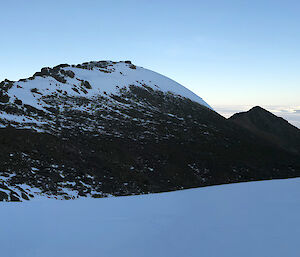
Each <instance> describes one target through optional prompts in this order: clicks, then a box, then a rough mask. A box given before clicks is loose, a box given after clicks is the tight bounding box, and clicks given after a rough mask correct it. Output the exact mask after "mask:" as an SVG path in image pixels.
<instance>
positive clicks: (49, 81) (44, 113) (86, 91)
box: [0, 61, 211, 133]
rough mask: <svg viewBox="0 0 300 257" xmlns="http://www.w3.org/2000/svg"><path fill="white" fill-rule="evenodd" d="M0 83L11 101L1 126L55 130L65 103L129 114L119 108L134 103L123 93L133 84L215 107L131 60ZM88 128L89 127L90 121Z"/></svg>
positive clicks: (0, 118) (62, 67)
mask: <svg viewBox="0 0 300 257" xmlns="http://www.w3.org/2000/svg"><path fill="white" fill-rule="evenodd" d="M0 86H1V93H0V96H1V98H0V101H1V102H2V103H9V104H8V105H5V107H6V108H2V109H1V112H0V122H1V123H0V126H2V127H6V126H7V125H8V124H10V125H11V126H14V127H18V128H20V127H22V128H34V129H35V130H37V131H51V130H55V126H56V119H57V116H56V115H55V113H56V111H61V110H60V108H61V109H62V110H64V111H65V110H68V111H69V112H70V111H80V112H83V113H85V115H91V114H92V113H94V112H95V111H96V110H97V109H99V104H100V103H101V108H104V107H106V108H108V109H110V110H111V112H113V113H117V114H119V115H126V114H122V113H120V109H122V108H124V107H125V108H127V107H128V106H129V103H127V102H126V101H128V99H126V97H125V99H123V100H122V101H118V99H119V98H120V96H122V95H124V94H126V93H128V91H130V90H131V89H133V90H140V89H145V88H146V89H147V90H152V91H153V90H159V91H161V92H163V93H166V94H172V95H173V94H174V95H175V96H178V97H183V98H188V99H190V100H192V101H195V102H197V103H200V104H202V105H204V106H206V107H208V108H211V107H210V106H209V105H208V104H207V103H206V102H204V101H203V100H202V99H201V98H200V97H199V96H197V95H196V94H194V93H193V92H191V91H190V90H188V89H186V88H185V87H183V86H182V85H180V84H178V83H177V82H175V81H173V80H171V79H169V78H167V77H164V76H162V75H160V74H158V73H156V72H153V71H150V70H147V69H144V68H142V67H137V66H135V65H133V64H131V62H130V61H125V62H118V63H116V62H112V61H100V62H89V63H83V64H81V65H76V66H75V65H72V66H70V65H64V64H63V65H58V66H56V67H54V68H52V69H51V68H43V69H42V70H41V72H37V73H35V74H34V76H33V77H31V78H28V79H21V80H20V81H17V82H11V81H7V80H6V81H3V82H2V83H1V84H0ZM74 98H75V99H76V100H75V101H74ZM83 99H85V100H83ZM154 107H155V106H154ZM36 114H38V115H36ZM106 118H109V117H106ZM85 129H89V128H88V126H86V127H85ZM108 133H109V132H108Z"/></svg>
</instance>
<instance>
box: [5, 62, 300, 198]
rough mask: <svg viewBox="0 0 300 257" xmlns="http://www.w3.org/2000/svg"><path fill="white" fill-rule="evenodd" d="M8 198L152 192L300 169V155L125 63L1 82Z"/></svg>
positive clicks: (158, 77)
mask: <svg viewBox="0 0 300 257" xmlns="http://www.w3.org/2000/svg"><path fill="white" fill-rule="evenodd" d="M0 148H1V151H0V164H1V166H0V200H5V201H22V200H28V199H32V198H38V197H49V198H57V199H71V198H77V197H88V196H89V197H105V196H109V195H115V196H118V195H132V194H146V193H153V192H162V191H170V190H178V189H183V188H191V187H199V186H208V185H215V184H223V183H232V182H241V181H250V180H262V179H271V178H287V177H297V176H300V160H299V156H298V155H296V154H295V153H293V152H290V151H286V150H285V149H283V148H281V147H278V146H277V145H274V144H273V143H271V142H270V141H269V140H266V139H265V138H263V137H261V136H259V135H257V134H256V133H252V132H251V131H250V132H249V130H247V129H245V128H243V127H241V126H240V125H238V124H236V123H235V122H232V121H231V120H227V119H225V118H224V117H222V116H221V115H219V114H218V113H216V112H215V111H214V110H212V108H211V107H210V106H209V105H208V104H207V103H206V102H205V101H203V100H202V99H201V98H200V97H198V96H197V95H196V94H194V93H192V92H191V91H189V90H188V89H186V88H185V87H183V86H181V85H180V84H178V83H176V82H175V81H173V80H171V79H169V78H166V77H164V76H162V75H160V74H158V73H155V72H152V71H149V70H147V69H144V68H141V67H138V66H135V65H134V64H132V63H131V62H130V61H125V62H112V61H100V62H87V63H83V64H79V65H67V64H61V65H58V66H56V67H53V68H43V69H42V70H41V71H40V72H37V73H35V74H34V75H33V76H32V77H30V78H27V79H22V80H20V81H17V82H13V81H8V80H5V81H3V82H1V83H0Z"/></svg>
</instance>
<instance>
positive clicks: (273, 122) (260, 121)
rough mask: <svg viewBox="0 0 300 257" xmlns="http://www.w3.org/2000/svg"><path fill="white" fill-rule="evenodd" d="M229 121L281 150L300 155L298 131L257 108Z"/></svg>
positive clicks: (237, 114)
mask: <svg viewBox="0 0 300 257" xmlns="http://www.w3.org/2000/svg"><path fill="white" fill-rule="evenodd" d="M229 120H231V121H233V122H234V123H236V124H238V125H240V126H242V127H244V128H246V129H247V130H249V131H251V132H252V133H254V134H256V135H258V136H260V137H261V138H264V139H266V140H268V141H269V142H271V143H273V144H275V145H277V146H279V147H281V148H282V149H285V150H287V151H290V152H292V153H295V154H299V155H300V129H298V128H297V127H295V126H293V125H292V124H290V123H289V122H287V121H286V120H285V119H283V118H280V117H277V116H276V115H274V114H272V113H271V112H269V111H267V110H265V109H263V108H261V107H259V106H256V107H253V108H252V109H251V110H249V111H247V112H241V113H236V114H234V115H233V116H232V117H230V118H229Z"/></svg>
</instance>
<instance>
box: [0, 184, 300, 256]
mask: <svg viewBox="0 0 300 257" xmlns="http://www.w3.org/2000/svg"><path fill="white" fill-rule="evenodd" d="M299 199H300V179H287V180H272V181H263V182H250V183H239V184H231V185H222V186H214V187H206V188H198V189H190V190H183V191H177V192H171V193H161V194H153V195H143V196H131V197H118V198H105V199H84V200H83V199H80V200H73V201H72V200H70V201H55V200H47V201H44V200H37V201H29V202H24V203H2V204H1V205H0V217H1V221H0V227H1V233H0V249H1V256H6V257H17V256H18V257H19V256H22V257H41V256H42V257H48V256H49V257H50V256H51V257H52V256H56V257H69V256H70V257H71V256H72V257H79V256H80V257H82V256H85V257H99V256H104V257H116V256H117V257H121V256H124V257H125V256H128V257H135V256H136V257H148V256H149V257H168V256H170V257H183V256H188V257H194V256H195V257H196V256H197V257H198V256H205V257H225V256H226V257H241V256H243V257H277V256H278V257H282V256H288V257H297V256H299V250H300V246H299V236H300V220H299V216H300V201H299Z"/></svg>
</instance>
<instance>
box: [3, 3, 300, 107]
mask: <svg viewBox="0 0 300 257" xmlns="http://www.w3.org/2000/svg"><path fill="white" fill-rule="evenodd" d="M58 6H59V8H57V7H58ZM299 12H300V2H299V1H295V0H287V1H271V0H260V1H259V0H254V1H251V2H249V1H248V2H247V1H246V2H244V1H235V0H229V1H221V0H219V1H218V0H212V1H209V2H208V1H184V2H182V1H169V0H166V1H158V0H154V1H145V0H128V1H120V0H116V1H111V2H109V1H94V0H87V1H79V0H74V1H70V0H62V1H36V0H32V1H21V0H15V1H5V2H3V3H1V16H0V22H1V26H0V31H1V35H2V37H1V40H0V49H1V52H0V81H2V80H4V79H5V78H7V79H9V80H19V79H21V78H26V77H29V76H32V75H33V74H34V73H35V72H37V71H39V70H40V69H41V68H42V67H47V66H49V67H52V66H55V65H58V64H61V63H69V64H78V63H82V62H86V61H92V60H95V61H97V60H114V61H119V60H131V61H132V62H133V63H135V64H136V65H138V66H142V67H145V68H147V69H151V70H154V71H156V72H158V73H161V74H163V75H165V76H167V77H170V78H171V79H173V80H175V81H177V82H179V83H180V84H182V85H183V86H185V87H187V88H188V89H190V90H192V91H193V92H195V93H196V94H198V95H199V96H200V97H202V98H203V99H204V100H205V101H206V102H207V103H208V104H209V105H210V106H212V107H213V108H215V109H216V110H217V108H216V107H217V106H232V105H237V106H256V105H260V106H285V107H286V108H294V107H297V106H300V75H299V70H300V51H299V45H300V33H299V32H300V27H299V24H300V16H299Z"/></svg>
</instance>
